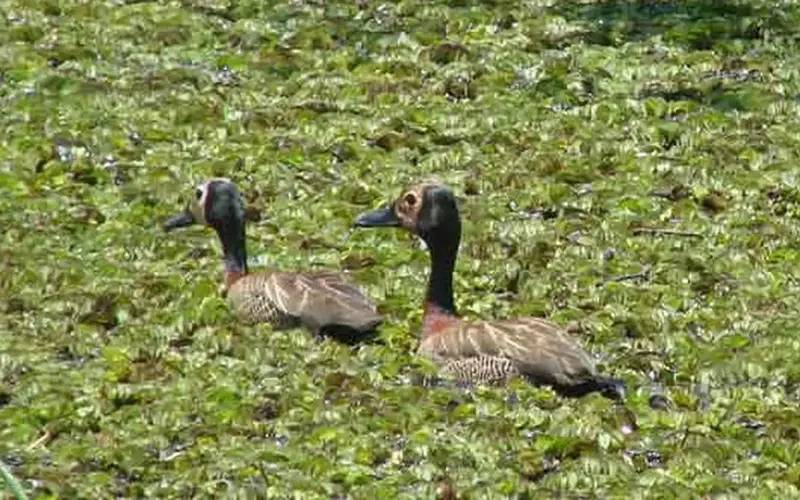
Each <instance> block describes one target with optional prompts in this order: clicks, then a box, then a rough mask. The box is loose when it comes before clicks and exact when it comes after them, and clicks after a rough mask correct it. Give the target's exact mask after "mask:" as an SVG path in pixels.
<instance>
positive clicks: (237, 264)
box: [164, 179, 381, 341]
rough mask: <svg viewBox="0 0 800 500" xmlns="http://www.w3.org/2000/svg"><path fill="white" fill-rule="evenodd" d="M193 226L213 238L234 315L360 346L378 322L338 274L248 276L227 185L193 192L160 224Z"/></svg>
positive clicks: (241, 230) (239, 219) (237, 211)
mask: <svg viewBox="0 0 800 500" xmlns="http://www.w3.org/2000/svg"><path fill="white" fill-rule="evenodd" d="M195 223H200V224H204V225H206V226H209V227H211V228H212V229H214V230H215V231H216V232H217V235H218V236H219V240H220V242H221V243H222V250H223V254H224V267H225V284H224V286H223V290H224V292H225V293H226V294H227V300H228V303H229V305H230V306H231V308H232V309H233V311H234V312H235V314H236V315H237V316H238V317H239V318H240V319H242V320H245V321H248V322H252V323H261V322H263V323H269V324H271V325H272V326H273V327H274V328H276V329H281V328H291V327H295V326H298V325H303V326H305V327H307V328H309V329H310V330H311V331H313V332H314V333H316V334H320V335H330V336H333V337H335V338H338V339H340V340H346V341H355V340H359V339H360V337H362V336H363V334H367V333H371V332H373V331H374V330H375V328H376V327H377V326H378V324H379V323H380V322H381V316H380V315H379V314H378V313H377V311H376V308H375V304H374V303H373V302H372V301H370V300H369V299H368V298H367V297H365V296H364V294H362V293H361V291H360V290H359V289H358V288H357V287H355V286H354V285H352V284H351V283H349V282H347V281H346V280H345V279H344V278H343V277H342V276H341V275H340V274H338V273H335V272H329V271H314V272H283V271H263V272H258V273H253V274H250V273H248V268H247V252H246V249H245V211H244V202H243V201H242V197H241V195H240V194H239V190H238V189H237V187H236V185H235V184H234V183H232V182H231V181H229V180H228V179H211V180H208V181H207V182H204V183H202V184H201V185H199V186H198V187H197V189H196V190H195V193H194V200H193V201H192V202H190V203H189V205H188V206H187V208H186V209H185V210H184V211H183V212H182V213H180V214H177V215H175V216H173V217H171V218H169V220H167V221H166V222H165V223H164V229H165V230H166V231H168V232H169V231H172V230H173V229H177V228H180V227H185V226H189V225H192V224H195Z"/></svg>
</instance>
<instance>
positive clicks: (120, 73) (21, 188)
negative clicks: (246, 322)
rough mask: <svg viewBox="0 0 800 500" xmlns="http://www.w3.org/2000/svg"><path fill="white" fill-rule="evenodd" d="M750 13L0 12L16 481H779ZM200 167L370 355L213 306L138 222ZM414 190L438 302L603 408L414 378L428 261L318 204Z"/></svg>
mask: <svg viewBox="0 0 800 500" xmlns="http://www.w3.org/2000/svg"><path fill="white" fill-rule="evenodd" d="M777 4H778V5H777V6H776V2H766V1H751V2H744V1H725V2H717V1H714V2H712V1H692V2H665V1H650V2H644V1H641V2H591V1H588V2H579V3H578V2H576V3H571V2H548V1H532V2H525V3H522V4H520V3H519V2H506V1H503V0H495V1H493V2H474V1H470V0H452V1H443V0H440V1H435V2H423V1H415V0H408V1H400V2H397V3H392V2H386V3H380V2H372V1H369V0H365V1H357V2H300V1H298V2H280V3H278V2H275V3H273V2H262V1H256V0H241V1H234V0H219V1H202V2H148V1H129V2H126V1H114V0H106V1H95V2H77V1H55V0H25V1H23V0H10V1H6V2H3V3H2V8H0V14H2V15H0V105H1V107H2V110H3V113H2V114H0V127H2V129H1V130H0V227H2V243H0V266H2V268H1V270H2V273H0V329H1V330H2V331H3V332H4V333H3V334H2V335H0V460H2V461H3V462H4V463H5V464H7V465H8V466H9V468H10V469H11V470H12V472H13V473H14V474H15V475H16V476H17V477H18V478H19V479H20V481H21V483H22V485H23V487H24V488H25V489H26V491H28V492H29V493H31V494H32V497H36V496H48V495H57V496H64V497H75V496H79V497H90V496H98V495H99V496H103V497H106V496H112V495H122V496H144V495H148V496H150V495H154V496H155V495H157V496H169V495H176V496H177V495H180V496H190V495H196V496H212V495H217V496H218V495H225V494H230V495H232V494H242V495H246V494H250V495H263V496H285V494H286V491H287V490H289V489H291V490H294V491H296V492H299V493H300V494H302V495H306V496H312V497H313V496H319V497H330V496H334V495H347V496H352V497H354V498H374V497H376V496H377V497H391V496H396V495H408V496H414V497H418V496H423V497H435V496H437V495H438V496H440V497H442V498H453V497H455V496H474V497H484V496H488V497H498V496H504V495H526V494H527V495H530V496H533V495H556V494H568V495H586V496H626V497H627V496H631V495H632V496H644V495H653V496H663V497H675V496H680V497H685V496H696V495H715V494H725V493H732V492H738V493H740V494H742V495H743V496H750V495H761V496H765V497H767V496H779V497H786V496H794V495H797V494H798V483H800V466H798V465H797V464H798V458H800V444H798V436H799V435H800V412H798V396H800V385H799V384H800V363H798V362H797V361H798V354H797V353H798V351H799V350H800V341H798V336H797V333H798V332H797V328H798V327H797V323H798V322H797V317H798V310H800V298H799V297H800V293H798V292H800V285H798V279H797V270H798V269H800V234H799V232H800V223H799V222H800V221H798V219H800V178H798V167H797V163H798V151H800V137H799V136H798V134H797V131H798V130H800V118H799V117H800V88H799V85H800V73H798V70H797V68H800V55H798V54H800V52H799V51H798V36H797V33H798V32H797V29H796V27H797V26H798V25H800V7H798V6H796V5H794V3H790V2H777ZM211 175H224V176H227V177H230V178H232V179H233V180H234V181H236V182H237V183H238V184H239V185H240V186H241V187H242V189H243V191H244V193H245V196H246V197H247V201H248V203H249V209H248V210H249V211H248V216H249V217H250V219H251V225H250V230H249V238H250V241H249V242H248V244H249V248H250V253H251V254H252V255H253V256H255V259H254V260H255V262H254V264H258V263H261V264H267V263H269V264H271V265H275V266H278V267H282V268H293V267H302V268H315V267H327V268H334V269H349V270H352V273H353V274H354V277H355V279H356V280H357V281H359V282H360V283H362V284H363V285H364V286H365V288H366V289H367V290H368V292H369V293H370V294H371V295H372V296H374V297H376V299H378V300H379V302H380V304H381V309H382V310H383V311H384V312H386V313H387V314H388V319H387V322H386V324H385V325H384V326H383V327H382V328H381V331H380V336H379V341H378V342H375V343H370V344H368V345H362V346H356V347H349V346H343V345H340V344H336V343H334V342H331V341H327V340H325V341H321V342H318V341H316V340H315V339H314V338H313V337H312V336H311V335H309V334H308V333H307V332H304V331H302V330H296V331H289V332H271V331H270V330H269V328H268V327H263V326H256V327H248V326H243V325H240V324H238V323H237V322H235V321H234V320H233V318H232V316H231V314H230V313H229V311H228V310H227V307H226V305H225V303H224V301H223V299H222V298H221V297H219V295H218V294H217V284H218V282H219V279H220V277H221V269H220V265H219V248H218V246H217V242H216V241H214V238H213V237H212V235H211V234H210V233H208V232H205V231H202V230H199V229H198V230H196V231H190V232H187V233H184V234H181V236H180V237H176V238H173V237H168V236H166V235H164V234H163V233H161V232H160V231H159V229H158V226H159V223H160V222H161V221H162V220H163V218H164V217H165V216H167V215H168V214H170V213H172V212H174V211H175V210H176V208H178V207H180V205H181V203H183V202H184V201H185V197H186V196H191V194H192V186H193V184H194V183H195V182H197V181H199V180H201V179H203V178H205V177H208V176H211ZM430 175H435V176H438V177H439V178H441V179H443V180H445V181H447V182H449V183H450V184H451V185H452V186H453V187H454V188H455V190H456V191H457V193H458V194H459V196H460V197H461V206H462V211H463V213H464V219H465V238H464V240H465V241H464V246H463V251H462V257H461V259H460V260H459V262H458V266H457V273H458V274H457V279H456V288H457V301H458V302H459V305H460V309H461V311H462V312H463V313H465V314H467V315H469V316H472V317H483V318H494V317H506V316H513V315H542V316H545V317H548V318H550V319H552V320H554V321H556V322H559V323H560V324H563V325H569V328H570V331H572V332H573V333H574V334H575V335H576V336H578V337H579V338H580V339H581V341H582V342H583V343H584V344H585V345H586V346H587V348H589V349H590V350H591V351H592V352H593V353H595V354H596V355H597V357H598V359H599V361H600V364H601V366H602V368H603V371H604V372H605V373H609V374H612V375H614V376H618V377H622V378H624V379H625V380H626V383H627V385H628V387H629V397H628V401H627V402H626V404H625V406H624V407H618V406H615V405H614V404H613V403H610V402H608V401H606V400H604V399H602V398H601V397H593V396H592V397H587V398H583V399H580V400H564V399H562V398H559V397H557V396H555V395H554V394H553V393H552V392H551V391H549V390H546V389H537V388H532V387H528V386H526V385H524V384H515V385H512V386H511V387H509V388H505V389H503V388H478V389H474V390H458V389H454V388H448V387H445V386H442V387H425V386H422V385H421V384H419V383H415V381H418V380H420V377H424V376H426V375H429V374H431V373H432V367H431V366H429V365H427V364H425V363H424V362H422V361H421V360H419V359H417V358H416V357H415V356H413V354H412V353H413V351H414V349H415V348H416V336H415V332H416V331H417V329H418V327H419V323H420V316H421V307H419V306H420V302H421V298H422V293H423V287H424V282H425V271H426V262H427V257H426V256H425V255H424V253H423V252H420V251H418V249H415V247H414V245H409V244H406V243H405V241H404V240H405V239H406V238H404V237H403V236H402V235H400V234H395V233H386V232H371V231H362V232H351V231H350V224H351V223H352V220H353V217H354V216H355V215H356V214H357V213H359V212H360V211H363V210H364V209H366V208H369V207H372V206H377V205H379V204H380V203H382V202H385V201H387V200H388V199H389V198H390V196H392V195H394V194H396V192H397V190H399V188H400V186H401V185H403V184H404V183H406V182H407V181H409V180H412V179H416V178H420V177H425V176H430ZM643 228H644V230H643ZM665 230H666V231H665ZM681 232H682V233H681ZM397 240H401V241H397Z"/></svg>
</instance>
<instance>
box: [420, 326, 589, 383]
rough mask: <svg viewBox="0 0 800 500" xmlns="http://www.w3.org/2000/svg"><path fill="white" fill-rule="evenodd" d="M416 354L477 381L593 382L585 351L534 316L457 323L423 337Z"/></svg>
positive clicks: (561, 331) (559, 329) (566, 335)
mask: <svg viewBox="0 0 800 500" xmlns="http://www.w3.org/2000/svg"><path fill="white" fill-rule="evenodd" d="M420 352H421V353H422V354H423V355H426V356H428V357H430V358H432V359H433V360H434V361H436V362H438V363H439V364H440V365H442V366H443V368H445V370H446V371H448V372H450V373H451V374H453V375H456V376H457V377H459V378H471V379H473V380H475V381H478V382H486V381H499V380H501V379H507V378H509V377H512V376H516V375H521V376H523V377H525V378H526V379H528V380H530V381H531V382H534V383H537V384H544V385H551V386H554V387H556V388H569V387H575V386H579V385H581V384H586V383H587V382H590V381H592V380H594V378H595V367H594V362H593V361H592V358H591V357H590V356H589V355H588V354H587V353H586V351H584V350H583V349H581V348H580V347H579V346H578V345H577V343H576V342H575V341H574V340H573V339H572V338H571V337H570V336H569V334H567V333H566V332H564V331H563V330H562V329H561V328H559V327H558V326H557V325H555V324H553V323H551V322H549V321H546V320H543V319H538V318H522V319H517V320H505V321H480V322H463V323H458V324H455V325H454V326H452V327H450V328H447V329H445V330H442V331H440V332H437V333H434V334H431V335H430V336H428V337H427V338H425V339H423V341H422V342H421V344H420Z"/></svg>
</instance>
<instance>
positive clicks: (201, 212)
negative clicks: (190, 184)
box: [190, 182, 209, 224]
mask: <svg viewBox="0 0 800 500" xmlns="http://www.w3.org/2000/svg"><path fill="white" fill-rule="evenodd" d="M208 184H209V183H208V182H204V183H202V184H199V185H198V186H197V188H196V189H195V191H194V203H192V204H191V205H190V207H191V208H190V210H191V212H192V215H194V219H195V220H196V221H197V222H199V223H201V224H205V223H206V198H207V197H208Z"/></svg>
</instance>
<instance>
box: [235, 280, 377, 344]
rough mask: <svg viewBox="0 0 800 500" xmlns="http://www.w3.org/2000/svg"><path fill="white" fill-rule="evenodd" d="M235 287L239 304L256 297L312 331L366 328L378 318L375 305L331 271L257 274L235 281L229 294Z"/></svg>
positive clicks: (374, 323)
mask: <svg viewBox="0 0 800 500" xmlns="http://www.w3.org/2000/svg"><path fill="white" fill-rule="evenodd" d="M235 288H237V289H240V290H237V291H238V292H239V293H238V294H237V295H238V296H239V297H240V302H241V303H244V302H245V301H247V302H252V297H254V296H257V297H258V301H259V302H262V303H264V304H267V305H266V306H264V309H269V310H274V311H275V313H276V314H279V315H283V316H286V317H290V318H295V319H296V320H298V321H299V322H300V323H302V324H303V325H305V326H307V327H308V328H310V329H311V330H313V331H318V330H320V329H321V328H325V327H328V326H340V327H347V328H351V329H353V330H357V331H368V330H371V329H373V328H374V327H375V326H377V325H378V323H380V321H381V316H380V315H379V314H378V313H377V311H376V307H375V304H374V303H373V302H372V301H370V300H369V299H368V298H367V297H366V296H365V295H364V294H363V293H362V292H361V290H359V289H358V287H356V286H355V285H353V284H352V283H350V282H348V281H347V280H345V278H344V277H343V276H342V275H341V274H338V273H334V272H325V271H323V272H313V273H286V272H265V273H257V274H251V275H248V276H246V277H244V278H242V279H241V280H239V282H237V283H236V284H235V285H234V287H232V288H231V291H230V292H229V296H231V292H234V289H235ZM247 296H249V297H250V298H248V297H247ZM265 321H269V320H265ZM270 322H271V321H270Z"/></svg>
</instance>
